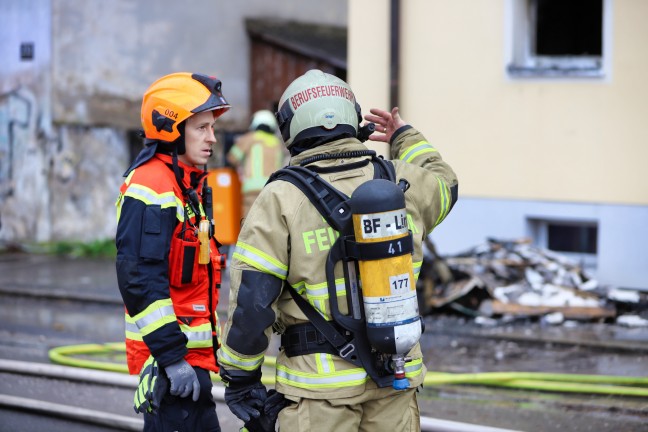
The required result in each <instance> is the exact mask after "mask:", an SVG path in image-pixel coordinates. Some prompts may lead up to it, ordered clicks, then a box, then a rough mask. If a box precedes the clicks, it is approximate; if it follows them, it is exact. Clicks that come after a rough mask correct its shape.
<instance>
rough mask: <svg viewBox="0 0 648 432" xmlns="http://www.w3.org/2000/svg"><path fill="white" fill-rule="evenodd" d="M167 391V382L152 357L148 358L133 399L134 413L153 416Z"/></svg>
mask: <svg viewBox="0 0 648 432" xmlns="http://www.w3.org/2000/svg"><path fill="white" fill-rule="evenodd" d="M168 390H169V380H168V379H167V377H166V375H165V374H164V372H163V371H162V370H161V369H160V367H159V366H158V363H157V361H156V360H155V359H154V358H153V356H149V358H148V359H147V360H146V362H145V363H144V366H143V367H142V371H141V372H140V376H139V385H138V386H137V389H136V390H135V396H134V397H133V408H134V409H135V412H136V413H149V414H155V412H156V411H157V409H158V408H160V402H161V401H162V398H163V397H164V395H165V394H166V392H167V391H168Z"/></svg>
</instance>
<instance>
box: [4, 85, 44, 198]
mask: <svg viewBox="0 0 648 432" xmlns="http://www.w3.org/2000/svg"><path fill="white" fill-rule="evenodd" d="M25 93H26V90H25V89H16V90H13V91H11V92H9V93H5V94H2V95H0V196H5V195H7V194H11V192H12V184H13V180H14V166H15V161H16V153H17V151H18V150H19V144H18V143H19V141H20V138H19V137H21V136H24V135H25V133H27V132H28V129H29V125H30V121H31V120H32V119H31V117H32V115H33V114H34V112H35V110H34V106H33V100H34V98H33V96H31V95H26V94H25ZM30 96H31V97H30Z"/></svg>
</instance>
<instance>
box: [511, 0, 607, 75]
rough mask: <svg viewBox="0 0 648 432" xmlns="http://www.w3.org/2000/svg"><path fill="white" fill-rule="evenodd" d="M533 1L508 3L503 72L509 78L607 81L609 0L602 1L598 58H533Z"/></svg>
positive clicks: (535, 11) (534, 11) (519, 0)
mask: <svg viewBox="0 0 648 432" xmlns="http://www.w3.org/2000/svg"><path fill="white" fill-rule="evenodd" d="M534 3H536V1H535V0H508V14H509V19H508V21H509V24H510V26H509V29H508V40H509V44H508V45H509V46H508V49H507V53H508V56H509V58H508V59H507V62H506V72H507V75H508V76H509V77H510V78H606V77H608V76H609V74H610V68H609V59H610V49H611V42H610V35H611V33H612V13H611V12H612V0H602V7H603V17H602V22H601V26H602V29H601V31H602V36H601V39H602V40H601V55H600V56H542V55H535V54H534V51H535V46H534V45H535V21H536V13H537V9H536V8H535V7H533V4H534Z"/></svg>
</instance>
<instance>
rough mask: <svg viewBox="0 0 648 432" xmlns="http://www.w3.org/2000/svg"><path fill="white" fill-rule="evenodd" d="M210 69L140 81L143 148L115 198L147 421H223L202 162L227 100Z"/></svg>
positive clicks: (187, 427)
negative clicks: (215, 381) (217, 400)
mask: <svg viewBox="0 0 648 432" xmlns="http://www.w3.org/2000/svg"><path fill="white" fill-rule="evenodd" d="M229 108H230V105H229V104H228V103H227V101H226V100H225V98H224V97H223V95H222V94H221V82H220V80H218V79H217V78H215V77H210V76H206V75H201V74H192V73H185V72H181V73H173V74H170V75H166V76H164V77H162V78H160V79H158V80H157V81H155V82H154V83H153V84H151V86H150V87H149V88H148V89H147V90H146V92H145V94H144V97H143V100H142V109H141V121H142V126H143V129H144V137H145V139H144V144H145V147H144V149H143V150H142V151H141V152H140V153H139V155H138V156H137V158H136V159H135V161H134V162H133V163H132V165H131V166H130V168H128V170H127V171H126V173H125V174H124V176H125V177H126V179H125V180H124V183H123V185H122V187H121V188H120V191H119V192H120V193H119V199H118V201H117V220H118V224H117V233H116V245H117V280H118V285H119V290H120V292H121V295H122V298H123V300H124V305H125V307H126V314H125V318H126V356H127V361H128V369H129V372H130V373H131V374H139V375H140V384H139V387H138V389H137V391H136V392H135V397H134V408H135V411H136V412H141V413H143V414H144V430H145V431H171V430H174V431H175V430H180V431H197V430H200V431H210V432H218V431H220V425H219V421H218V417H217V415H216V406H215V404H214V400H213V398H212V394H211V389H212V382H211V378H210V375H209V373H210V371H212V372H218V365H217V363H216V357H215V354H216V349H217V348H218V343H219V342H218V333H219V332H220V324H219V322H218V316H217V314H216V306H217V305H218V288H219V287H220V282H221V267H222V266H223V264H224V263H225V259H224V258H225V257H224V256H222V255H221V254H220V253H219V251H218V246H219V244H218V242H217V241H216V239H215V238H214V237H213V232H214V230H213V221H212V220H211V218H212V217H211V210H210V208H209V207H210V205H211V202H212V200H211V196H210V189H209V188H208V187H207V186H206V182H205V176H206V174H207V173H206V172H205V171H204V170H203V169H201V167H203V166H206V164H207V160H208V159H209V157H210V156H211V152H212V146H213V145H214V144H215V143H216V137H215V136H214V130H213V127H214V123H215V121H216V119H217V118H218V117H219V116H220V115H222V114H223V113H225V112H226V111H227V110H229Z"/></svg>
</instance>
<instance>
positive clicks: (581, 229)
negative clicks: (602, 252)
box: [547, 222, 597, 254]
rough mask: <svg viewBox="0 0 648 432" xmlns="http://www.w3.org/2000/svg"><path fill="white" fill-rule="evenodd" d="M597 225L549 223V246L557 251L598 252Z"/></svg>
mask: <svg viewBox="0 0 648 432" xmlns="http://www.w3.org/2000/svg"><path fill="white" fill-rule="evenodd" d="M596 237H597V229H596V226H591V225H571V224H562V223H555V222H549V223H547V248H548V249H550V250H553V251H556V252H576V253H586V254H596Z"/></svg>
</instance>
